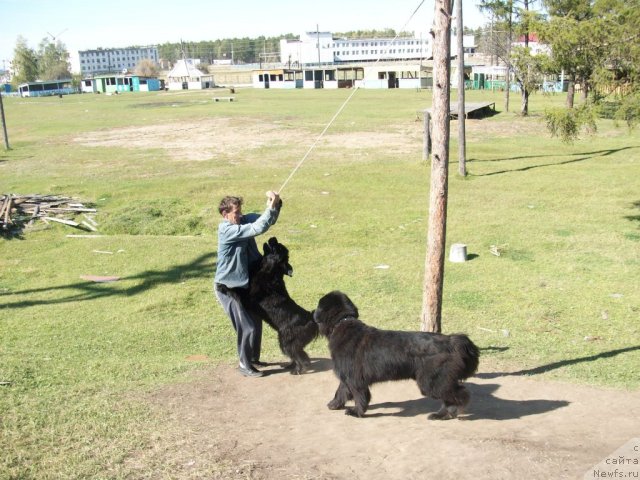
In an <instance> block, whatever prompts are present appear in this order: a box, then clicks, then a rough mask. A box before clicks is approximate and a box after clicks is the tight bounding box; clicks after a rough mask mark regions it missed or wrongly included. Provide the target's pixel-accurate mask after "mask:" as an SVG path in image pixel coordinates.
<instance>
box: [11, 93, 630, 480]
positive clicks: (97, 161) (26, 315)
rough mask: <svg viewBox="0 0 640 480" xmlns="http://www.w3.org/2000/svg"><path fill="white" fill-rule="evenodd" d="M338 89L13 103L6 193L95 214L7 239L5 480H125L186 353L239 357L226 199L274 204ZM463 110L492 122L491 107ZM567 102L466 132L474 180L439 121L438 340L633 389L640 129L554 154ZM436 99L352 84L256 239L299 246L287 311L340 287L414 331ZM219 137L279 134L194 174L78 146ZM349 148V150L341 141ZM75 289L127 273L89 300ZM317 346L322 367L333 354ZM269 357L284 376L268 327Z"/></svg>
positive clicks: (171, 163)
mask: <svg viewBox="0 0 640 480" xmlns="http://www.w3.org/2000/svg"><path fill="white" fill-rule="evenodd" d="M350 93H351V91H343V90H341V91H328V90H327V91H324V90H323V91H277V90H267V91H262V90H251V89H249V90H242V89H241V90H238V91H237V94H236V97H237V100H238V101H237V102H233V103H225V102H219V103H213V102H212V101H211V97H212V94H211V93H210V92H188V93H186V94H180V95H175V94H171V93H161V94H155V93H153V94H152V93H150V94H140V95H138V94H136V95H120V96H104V95H102V96H101V95H77V96H69V97H64V98H63V99H59V98H57V97H54V98H43V99H16V98H6V99H4V104H5V113H6V119H7V127H8V131H9V137H10V138H9V140H10V143H11V147H12V149H11V150H10V151H0V193H22V194H26V193H41V194H60V195H65V196H74V197H78V198H79V199H81V200H83V201H86V202H92V203H94V204H95V206H96V208H97V209H98V214H97V215H96V219H97V220H98V222H99V223H100V233H103V234H106V236H104V237H100V238H95V239H79V238H68V237H66V234H68V233H77V232H75V231H73V230H72V229H70V227H66V226H61V225H52V226H51V227H49V228H46V229H42V228H41V229H38V230H36V231H26V232H25V233H24V235H23V238H22V239H11V240H6V239H0V245H1V252H2V255H0V382H7V383H6V384H3V385H2V386H0V450H1V451H2V452H3V455H2V457H1V458H2V459H1V460H0V472H2V473H0V478H20V479H27V478H38V479H41V478H90V477H91V478H127V475H130V474H131V472H130V471H129V470H128V467H127V463H126V462H125V458H126V457H127V454H128V453H129V452H131V451H133V450H134V449H136V448H138V447H140V446H141V445H142V446H144V445H145V442H148V441H149V438H150V432H153V431H154V429H156V428H158V425H159V424H158V422H159V421H160V419H158V418H157V417H156V416H154V415H153V414H151V412H150V411H149V410H148V409H147V408H146V407H145V405H144V404H141V403H140V401H139V400H136V398H139V397H140V393H142V392H145V391H148V390H152V389H154V388H155V387H157V386H158V385H161V384H166V383H172V382H178V381H182V379H183V378H184V374H185V373H188V372H189V371H191V370H193V369H196V368H201V364H196V363H193V362H190V361H188V360H187V359H186V357H187V356H189V355H192V354H205V355H207V356H208V357H209V358H210V359H211V361H212V362H224V363H229V364H232V363H234V361H235V348H234V344H235V338H234V334H233V331H232V329H231V326H230V325H229V322H228V320H227V319H226V318H225V316H224V314H223V312H222V311H221V309H220V308H219V306H218V305H217V303H216V301H215V299H214V296H213V293H212V288H211V287H212V278H213V272H214V269H215V261H216V256H215V255H216V236H215V232H216V226H217V223H218V221H219V215H218V214H217V211H216V206H217V202H218V201H219V199H220V197H221V196H223V195H224V194H229V193H233V194H240V195H243V196H244V197H245V199H246V202H247V205H246V207H245V211H250V210H257V209H262V206H263V204H264V198H263V197H264V192H265V191H266V190H268V189H277V188H278V187H279V186H280V185H281V184H282V182H283V181H284V180H285V179H286V178H287V176H288V175H289V173H290V172H291V170H292V168H293V167H294V166H295V165H296V164H297V162H298V161H299V160H300V159H301V158H302V156H303V155H304V154H305V152H306V151H307V149H308V148H309V146H310V145H311V144H312V142H313V141H314V140H315V139H316V137H317V135H318V134H319V133H320V132H321V131H322V129H323V128H324V126H325V125H326V124H327V122H328V121H329V120H330V119H331V117H332V116H333V115H334V113H335V112H336V111H337V109H338V108H339V107H340V105H342V103H343V102H344V100H345V99H346V98H347V96H348V95H349V94H350ZM467 100H469V101H480V100H495V101H496V102H497V107H498V110H501V106H502V96H501V95H498V94H495V95H494V94H492V93H490V92H468V93H467ZM563 102H564V98H563V97H561V96H539V95H538V96H534V97H533V98H532V99H531V105H530V109H531V116H530V117H529V118H525V119H522V118H520V117H518V116H516V115H515V114H513V113H505V112H501V113H500V114H498V115H495V116H493V117H490V118H486V119H484V120H477V121H474V122H470V123H469V124H468V126H467V132H468V144H467V156H468V164H467V167H468V171H469V175H468V177H466V178H464V179H463V178H460V177H458V176H457V175H456V171H457V165H456V161H457V160H456V159H457V144H456V139H455V133H456V131H457V130H456V126H455V123H453V124H452V129H451V130H452V134H453V138H452V145H451V151H452V155H451V159H452V163H451V166H450V181H449V210H448V219H447V252H448V245H450V244H451V243H465V244H467V248H468V253H469V254H470V257H471V259H470V261H468V262H466V263H464V264H454V263H449V262H447V263H446V265H445V286H444V299H443V321H442V324H443V330H444V331H445V332H447V333H451V332H457V331H465V332H467V333H468V334H469V335H470V336H471V337H472V339H473V340H474V341H475V342H476V343H477V344H478V345H479V346H480V347H481V348H482V349H483V359H482V363H481V369H485V370H488V369H500V370H508V371H518V370H522V371H524V372H525V373H527V372H528V373H529V374H531V375H534V376H535V378H539V379H560V380H563V381H572V382H578V383H582V384H594V385H602V386H609V387H618V388H629V389H636V388H638V386H639V380H638V378H640V327H639V323H638V318H639V317H640V288H638V285H640V207H639V203H640V183H639V181H638V178H640V155H639V153H640V134H639V133H638V132H637V131H636V132H628V131H627V130H625V129H619V128H616V127H615V126H614V125H613V123H612V122H611V121H609V120H601V121H600V122H599V124H598V128H599V131H598V133H597V134H596V135H595V136H592V137H587V138H584V139H582V140H580V141H579V142H576V143H574V144H572V145H565V144H562V143H561V142H559V141H558V140H557V139H551V138H550V137H549V135H548V134H547V133H546V132H545V130H544V124H543V122H542V113H543V112H544V109H545V108H547V107H551V106H558V105H562V103H563ZM430 104H431V100H430V93H429V92H427V91H421V92H417V91H406V90H402V91H400V90H396V91H372V90H360V91H357V92H356V93H355V95H354V96H353V98H352V100H351V101H350V102H349V104H348V105H347V106H346V107H345V109H344V111H343V112H342V114H341V115H340V116H339V117H338V118H337V119H336V121H335V123H334V125H333V126H332V127H331V129H330V130H329V132H328V133H327V136H326V137H325V139H324V140H323V141H321V142H319V144H318V146H317V147H316V148H315V149H314V151H313V152H312V153H311V155H310V156H309V157H308V159H307V160H306V161H305V163H304V165H303V166H302V168H300V170H299V171H298V172H297V173H296V175H295V176H294V177H293V178H292V180H291V181H290V182H289V184H288V185H287V187H286V189H285V190H284V192H283V198H284V202H285V203H284V209H283V212H282V215H281V217H280V220H279V222H278V224H277V225H276V226H274V227H273V229H272V230H271V231H270V234H273V235H276V236H278V238H279V239H280V240H281V241H282V242H283V243H285V244H286V245H287V246H288V247H289V249H290V251H291V263H292V264H293V266H294V269H295V275H294V277H293V278H292V279H290V280H288V287H289V290H290V293H291V294H292V296H293V297H294V298H295V299H296V300H297V301H298V302H299V303H300V304H301V305H303V306H305V307H307V308H309V309H312V308H314V307H315V304H316V302H317V300H318V298H319V297H320V296H321V295H323V294H324V293H326V292H328V291H329V290H332V289H340V290H343V291H345V292H346V293H348V294H349V295H350V296H351V297H352V299H353V300H354V302H355V303H356V304H357V305H358V307H359V308H360V312H361V316H362V318H363V319H364V320H365V321H366V322H368V323H370V324H373V325H376V326H378V327H383V328H396V329H418V328H419V316H420V311H421V304H422V281H423V273H424V258H425V253H426V232H427V217H428V198H429V191H428V188H429V187H428V186H429V165H428V164H426V163H425V162H423V161H422V160H421V152H422V138H421V120H420V119H419V118H417V113H416V112H418V111H419V110H422V109H424V108H426V107H428V106H430ZM512 105H515V103H514V100H513V99H512ZM222 120H224V121H228V125H229V127H228V128H231V129H235V130H236V131H240V132H241V131H243V129H246V128H249V127H252V128H253V127H255V131H256V134H257V135H258V134H259V133H260V131H261V128H264V129H266V128H272V129H275V131H278V132H280V131H281V132H284V133H285V138H286V137H287V136H289V135H290V136H291V141H288V142H287V141H285V142H279V143H271V144H269V143H267V144H262V145H259V146H257V147H253V146H251V145H249V144H247V145H244V144H243V145H234V147H236V148H237V149H236V150H234V151H233V153H226V154H225V153H221V154H218V155H211V156H210V157H208V158H204V159H201V160H198V161H189V160H176V159H175V158H173V157H172V156H171V155H170V153H168V151H167V150H166V149H164V148H162V147H163V146H162V145H153V146H149V147H139V148H132V147H131V148H130V147H128V146H127V145H114V146H99V147H92V146H89V145H87V144H85V143H83V142H81V141H78V140H77V139H78V138H80V137H82V136H83V135H86V134H88V133H95V132H103V133H104V132H107V133H108V132H112V131H114V129H126V128H129V127H144V126H157V125H177V126H179V125H193V124H198V122H215V121H222ZM220 133H221V132H219V131H218V132H217V131H215V130H212V131H211V135H212V137H213V138H216V135H219V134H220ZM386 134H394V135H396V136H397V135H400V136H401V137H402V138H403V139H404V138H406V142H404V141H403V145H402V147H401V148H398V147H397V146H396V147H395V148H385V147H384V145H380V144H379V143H377V140H378V139H379V138H381V137H383V136H384V135H386ZM178 135H181V133H179V132H176V136H178ZM348 135H350V136H355V135H360V136H359V137H358V138H361V139H362V142H361V143H359V144H357V145H353V144H350V145H347V146H345V145H344V143H343V138H344V136H348ZM245 141H246V139H245ZM267 238H268V235H267V236H265V237H264V240H266V239H267ZM259 241H260V240H259ZM492 245H499V246H500V247H501V249H502V254H501V255H500V256H495V255H492V254H491V253H490V248H491V246H492ZM96 251H103V252H104V251H108V252H112V253H111V254H104V253H96ZM379 265H388V267H389V268H387V269H376V268H375V267H376V266H379ZM86 274H92V275H115V276H119V277H120V278H121V279H120V281H118V282H114V283H103V284H98V283H91V282H88V281H85V280H82V279H81V278H80V276H81V275H86ZM310 351H311V354H312V355H313V356H327V350H326V342H325V341H324V340H318V341H317V342H315V343H314V344H312V346H311V347H310ZM263 356H264V357H265V358H267V359H274V360H278V359H282V355H281V354H280V352H279V350H278V347H277V341H276V338H275V335H274V334H273V332H271V331H270V330H269V331H265V341H264V354H263Z"/></svg>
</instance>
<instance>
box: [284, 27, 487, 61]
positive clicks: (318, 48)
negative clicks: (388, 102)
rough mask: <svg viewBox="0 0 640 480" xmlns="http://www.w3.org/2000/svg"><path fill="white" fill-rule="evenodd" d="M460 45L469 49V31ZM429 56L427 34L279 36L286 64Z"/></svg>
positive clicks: (453, 48)
mask: <svg viewBox="0 0 640 480" xmlns="http://www.w3.org/2000/svg"><path fill="white" fill-rule="evenodd" d="M463 48H464V51H465V52H472V51H473V49H474V48H475V45H474V37H473V35H465V36H464V37H463ZM451 55H452V56H456V55H457V42H456V40H455V37H453V38H452V42H451ZM432 56H433V55H432V43H431V37H430V36H429V35H428V34H423V35H420V36H417V37H416V36H414V37H412V38H395V39H394V38H358V39H347V38H334V37H333V35H332V34H331V32H306V33H303V34H302V35H300V39H299V40H287V39H282V40H280V62H281V63H282V64H283V65H285V66H287V67H288V68H292V67H303V66H306V65H330V64H334V63H353V62H372V61H378V60H380V61H382V60H387V61H388V60H410V61H420V60H422V59H428V58H431V57H432Z"/></svg>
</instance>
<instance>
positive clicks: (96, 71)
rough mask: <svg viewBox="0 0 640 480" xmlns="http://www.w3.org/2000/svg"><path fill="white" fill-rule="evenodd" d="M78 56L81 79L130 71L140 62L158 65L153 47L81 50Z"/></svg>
mask: <svg viewBox="0 0 640 480" xmlns="http://www.w3.org/2000/svg"><path fill="white" fill-rule="evenodd" d="M78 56H79V61H80V74H81V75H82V77H83V78H84V77H90V76H93V75H100V74H104V73H116V72H118V73H119V72H123V71H125V70H127V71H132V70H133V69H134V68H136V66H137V65H138V63H140V61H141V60H151V61H152V62H154V63H155V64H156V65H157V64H158V48H157V47H155V46H149V47H128V48H106V49H103V48H99V49H97V50H81V51H79V52H78Z"/></svg>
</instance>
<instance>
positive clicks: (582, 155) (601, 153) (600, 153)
mask: <svg viewBox="0 0 640 480" xmlns="http://www.w3.org/2000/svg"><path fill="white" fill-rule="evenodd" d="M635 148H638V147H637V146H633V147H622V148H616V149H608V150H596V151H595V152H584V153H573V154H571V156H572V157H575V156H577V157H579V158H572V159H569V160H563V161H561V162H551V163H544V164H540V165H529V166H527V167H521V168H513V169H504V170H497V171H495V172H489V173H482V174H474V173H469V176H471V177H489V176H491V175H500V174H502V173H512V172H526V171H527V170H533V169H534V168H543V167H554V166H557V165H567V164H570V163H578V162H584V161H586V160H591V159H593V158H596V157H607V156H609V155H613V154H614V153H618V152H622V151H624V150H630V149H635ZM557 156H558V155H545V156H540V155H528V156H524V155H523V156H519V157H508V158H496V159H491V160H469V162H470V163H482V162H508V161H514V160H525V159H528V158H538V159H539V158H544V157H557Z"/></svg>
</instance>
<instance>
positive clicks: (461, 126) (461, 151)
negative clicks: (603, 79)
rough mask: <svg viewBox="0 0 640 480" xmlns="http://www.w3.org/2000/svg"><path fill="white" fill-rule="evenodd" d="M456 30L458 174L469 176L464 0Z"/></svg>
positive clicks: (458, 8) (457, 19) (459, 11)
mask: <svg viewBox="0 0 640 480" xmlns="http://www.w3.org/2000/svg"><path fill="white" fill-rule="evenodd" d="M456 30H457V31H458V35H457V37H456V38H457V40H458V174H460V175H462V176H463V177H466V176H467V159H466V156H467V137H466V133H465V123H466V121H467V118H466V115H465V111H464V96H465V95H464V94H465V92H464V42H463V40H464V36H463V22H462V0H458V2H457V3H456Z"/></svg>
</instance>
